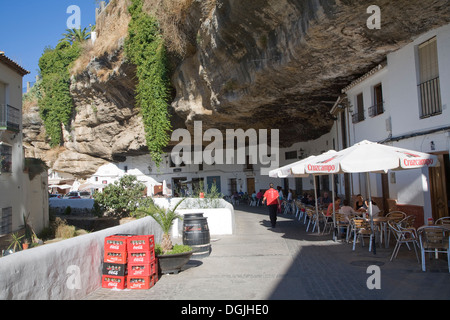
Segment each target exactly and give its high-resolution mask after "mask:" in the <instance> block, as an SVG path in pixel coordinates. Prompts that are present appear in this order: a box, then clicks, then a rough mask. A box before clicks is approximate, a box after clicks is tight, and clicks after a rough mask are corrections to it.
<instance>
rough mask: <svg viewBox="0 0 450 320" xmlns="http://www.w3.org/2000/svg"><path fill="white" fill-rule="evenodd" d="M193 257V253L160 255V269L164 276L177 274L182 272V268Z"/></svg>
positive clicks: (158, 257)
mask: <svg viewBox="0 0 450 320" xmlns="http://www.w3.org/2000/svg"><path fill="white" fill-rule="evenodd" d="M191 256H192V251H190V252H183V253H178V254H167V255H159V256H157V259H158V267H159V268H158V269H159V271H160V272H161V273H162V274H167V273H175V274H177V273H178V272H180V271H181V268H182V267H183V266H184V265H185V264H186V263H188V262H189V260H190V259H191Z"/></svg>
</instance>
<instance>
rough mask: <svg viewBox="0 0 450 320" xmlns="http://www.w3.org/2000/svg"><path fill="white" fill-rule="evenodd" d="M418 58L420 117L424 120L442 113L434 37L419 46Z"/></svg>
mask: <svg viewBox="0 0 450 320" xmlns="http://www.w3.org/2000/svg"><path fill="white" fill-rule="evenodd" d="M418 57H419V66H418V67H419V85H418V89H419V103H420V117H421V118H426V117H430V116H434V115H437V114H440V113H442V104H441V88H440V83H439V65H438V56H437V42H436V37H434V38H432V39H430V40H428V41H425V42H424V43H422V44H420V45H419V48H418Z"/></svg>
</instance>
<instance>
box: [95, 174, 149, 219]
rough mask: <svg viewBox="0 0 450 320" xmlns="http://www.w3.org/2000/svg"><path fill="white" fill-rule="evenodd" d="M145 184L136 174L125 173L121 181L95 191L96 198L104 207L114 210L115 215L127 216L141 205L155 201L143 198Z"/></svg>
mask: <svg viewBox="0 0 450 320" xmlns="http://www.w3.org/2000/svg"><path fill="white" fill-rule="evenodd" d="M144 190H145V184H144V183H142V182H140V181H138V180H137V178H136V176H133V175H125V176H123V177H122V178H120V180H119V181H116V182H114V183H113V184H110V185H108V186H106V188H105V189H103V192H101V193H95V194H94V199H95V200H96V201H97V203H98V204H99V205H100V206H101V207H102V208H104V209H107V210H111V211H113V215H116V216H119V217H126V216H129V215H130V212H133V211H135V210H136V209H137V208H139V207H141V206H144V205H145V206H148V205H149V203H152V202H153V201H152V200H151V198H143V192H144Z"/></svg>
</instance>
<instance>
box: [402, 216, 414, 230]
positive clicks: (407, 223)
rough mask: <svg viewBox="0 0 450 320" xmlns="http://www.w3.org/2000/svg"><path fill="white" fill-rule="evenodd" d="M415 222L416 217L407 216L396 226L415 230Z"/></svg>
mask: <svg viewBox="0 0 450 320" xmlns="http://www.w3.org/2000/svg"><path fill="white" fill-rule="evenodd" d="M415 222H416V216H407V217H406V218H404V219H403V220H400V222H398V224H400V226H401V227H402V228H410V229H414V230H415V228H414V223H415Z"/></svg>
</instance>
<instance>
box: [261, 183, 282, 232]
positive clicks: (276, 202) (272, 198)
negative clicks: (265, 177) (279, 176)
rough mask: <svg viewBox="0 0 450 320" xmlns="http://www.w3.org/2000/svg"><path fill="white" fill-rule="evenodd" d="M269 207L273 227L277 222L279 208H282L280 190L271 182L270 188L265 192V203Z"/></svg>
mask: <svg viewBox="0 0 450 320" xmlns="http://www.w3.org/2000/svg"><path fill="white" fill-rule="evenodd" d="M264 202H265V203H266V205H267V207H268V208H269V217H270V223H271V224H272V228H275V225H276V224H277V210H278V208H281V202H280V198H279V194H278V191H277V190H275V189H274V188H273V183H270V184H269V189H268V190H267V191H266V192H265V193H264V198H263V203H264Z"/></svg>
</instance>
